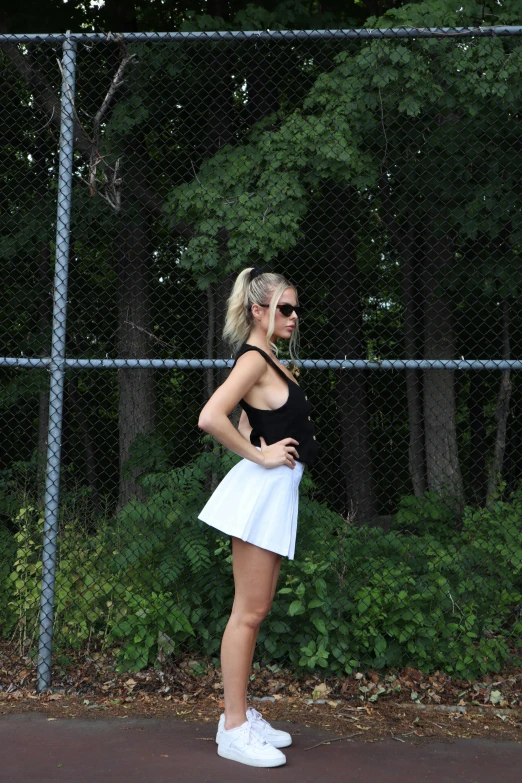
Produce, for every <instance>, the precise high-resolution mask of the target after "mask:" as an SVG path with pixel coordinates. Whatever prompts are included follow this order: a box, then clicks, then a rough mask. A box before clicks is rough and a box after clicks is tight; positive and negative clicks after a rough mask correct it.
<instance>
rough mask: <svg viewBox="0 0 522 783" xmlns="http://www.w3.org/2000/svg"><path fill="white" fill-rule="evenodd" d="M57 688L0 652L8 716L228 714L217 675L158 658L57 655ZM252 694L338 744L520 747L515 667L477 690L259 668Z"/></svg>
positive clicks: (467, 685)
mask: <svg viewBox="0 0 522 783" xmlns="http://www.w3.org/2000/svg"><path fill="white" fill-rule="evenodd" d="M52 682H53V688H52V691H51V692H50V693H37V691H36V669H35V665H34V662H33V661H32V659H31V658H30V657H28V656H15V655H14V654H13V650H12V648H11V647H8V646H7V645H3V647H2V646H0V714H3V715H5V714H13V713H16V712H43V713H45V714H46V715H47V716H48V717H49V719H53V718H54V719H58V718H80V717H81V718H85V717H91V718H93V719H95V718H97V717H98V716H101V715H103V716H104V717H112V716H114V717H124V716H129V717H131V716H132V717H134V718H136V717H140V718H146V717H151V718H152V717H154V718H160V717H166V716H170V717H173V716H176V717H178V718H181V719H183V720H184V721H190V722H193V721H195V722H201V723H206V722H208V723H209V731H211V732H212V731H214V730H215V724H217V720H218V717H219V715H220V713H221V712H222V710H223V686H222V681H221V672H220V670H219V668H217V667H216V666H215V665H213V664H212V663H211V662H210V661H206V660H203V659H197V660H196V659H192V658H185V659H182V660H177V661H176V662H173V661H169V660H163V661H158V665H157V667H156V668H151V669H147V670H144V671H141V672H134V673H131V674H130V673H129V672H118V671H117V662H116V660H115V659H114V656H112V655H111V654H109V653H103V652H94V653H90V654H87V655H86V654H85V652H83V653H82V654H79V653H69V654H67V655H62V656H60V657H59V658H58V663H57V665H56V666H55V667H54V668H53V677H52ZM249 695H250V697H251V699H252V701H251V703H252V706H254V707H255V708H256V709H258V710H259V711H262V713H263V716H264V717H266V718H267V719H268V720H270V721H272V720H275V721H282V722H286V721H290V722H292V723H297V724H302V725H305V726H314V727H316V728H321V729H324V730H327V731H330V732H331V733H332V737H341V736H343V737H350V738H355V737H357V739H358V740H365V741H377V740H380V739H383V738H385V737H387V738H390V737H392V738H394V739H395V740H397V741H398V742H406V741H407V742H412V741H413V742H418V743H422V742H430V741H434V740H437V741H440V740H441V739H447V740H448V741H451V740H453V739H455V738H469V737H482V738H495V739H504V740H518V741H521V740H522V672H520V671H516V670H506V671H504V672H502V674H499V675H495V676H494V677H491V676H488V677H484V678H482V679H481V680H480V681H477V682H473V683H471V682H466V681H462V680H459V679H456V678H451V677H449V676H447V675H445V674H444V673H442V672H434V673H433V674H425V673H423V672H420V671H418V670H416V669H412V668H410V667H406V668H404V669H401V670H400V671H399V670H397V671H393V672H391V671H388V672H386V673H385V674H383V673H382V672H374V671H367V672H355V673H353V674H350V675H347V676H345V677H343V678H341V679H339V678H330V677H327V678H321V677H320V676H319V675H317V674H315V673H313V674H311V673H305V674H299V675H297V674H296V673H295V672H292V671H290V670H286V669H283V668H280V667H278V666H265V667H261V666H260V665H259V664H256V665H255V667H254V670H253V674H252V677H251V682H250V688H249ZM210 727H212V728H210Z"/></svg>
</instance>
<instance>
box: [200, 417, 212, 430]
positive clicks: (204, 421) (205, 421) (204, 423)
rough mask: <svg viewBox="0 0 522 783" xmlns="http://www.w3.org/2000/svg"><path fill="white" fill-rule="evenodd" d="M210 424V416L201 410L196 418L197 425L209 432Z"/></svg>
mask: <svg viewBox="0 0 522 783" xmlns="http://www.w3.org/2000/svg"><path fill="white" fill-rule="evenodd" d="M211 426H212V424H211V418H210V416H209V415H208V414H207V413H204V412H201V413H200V414H199V419H198V427H199V429H200V430H203V431H204V432H209V430H210V427H211Z"/></svg>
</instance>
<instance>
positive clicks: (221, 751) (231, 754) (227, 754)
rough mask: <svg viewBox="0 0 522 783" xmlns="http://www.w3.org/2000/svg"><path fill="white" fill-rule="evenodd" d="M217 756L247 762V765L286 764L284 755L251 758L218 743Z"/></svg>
mask: <svg viewBox="0 0 522 783" xmlns="http://www.w3.org/2000/svg"><path fill="white" fill-rule="evenodd" d="M218 756H221V758H224V759H229V760H230V761H239V762H240V763H241V764H247V765H248V766H249V767H281V766H282V765H283V764H286V758H285V756H284V755H283V758H282V759H251V758H249V757H248V756H243V755H242V754H241V753H238V752H237V751H235V750H232V748H222V747H221V746H220V745H218Z"/></svg>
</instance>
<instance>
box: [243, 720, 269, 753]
mask: <svg viewBox="0 0 522 783" xmlns="http://www.w3.org/2000/svg"><path fill="white" fill-rule="evenodd" d="M243 733H244V734H246V735H247V743H248V744H249V745H255V746H256V747H258V748H259V747H262V746H263V745H267V744H268V743H267V741H266V739H265V738H264V737H260V736H259V734H258V733H257V731H256V730H255V728H254V726H253V725H252V723H251V722H250V721H248V726H245V727H244V729H243Z"/></svg>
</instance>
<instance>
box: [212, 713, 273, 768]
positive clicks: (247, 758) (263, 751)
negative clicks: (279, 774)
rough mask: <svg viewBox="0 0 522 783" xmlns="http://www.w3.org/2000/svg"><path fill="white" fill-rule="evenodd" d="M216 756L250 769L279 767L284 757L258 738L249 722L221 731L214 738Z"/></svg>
mask: <svg viewBox="0 0 522 783" xmlns="http://www.w3.org/2000/svg"><path fill="white" fill-rule="evenodd" d="M216 741H217V743H218V749H217V752H218V755H219V756H222V757H223V758H225V759H231V761H239V762H241V764H248V765H249V766H250V767H280V766H281V765H282V764H285V763H286V756H285V754H284V753H281V751H280V750H278V749H277V748H274V746H273V745H270V744H269V743H268V742H267V741H266V740H265V739H263V737H260V736H259V734H258V733H257V732H256V730H255V729H254V728H253V725H252V723H251V722H250V721H248V720H247V721H245V722H244V723H242V724H241V726H238V727H237V728H235V729H225V728H224V727H223V729H222V730H221V731H219V729H218V736H217V737H216Z"/></svg>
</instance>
